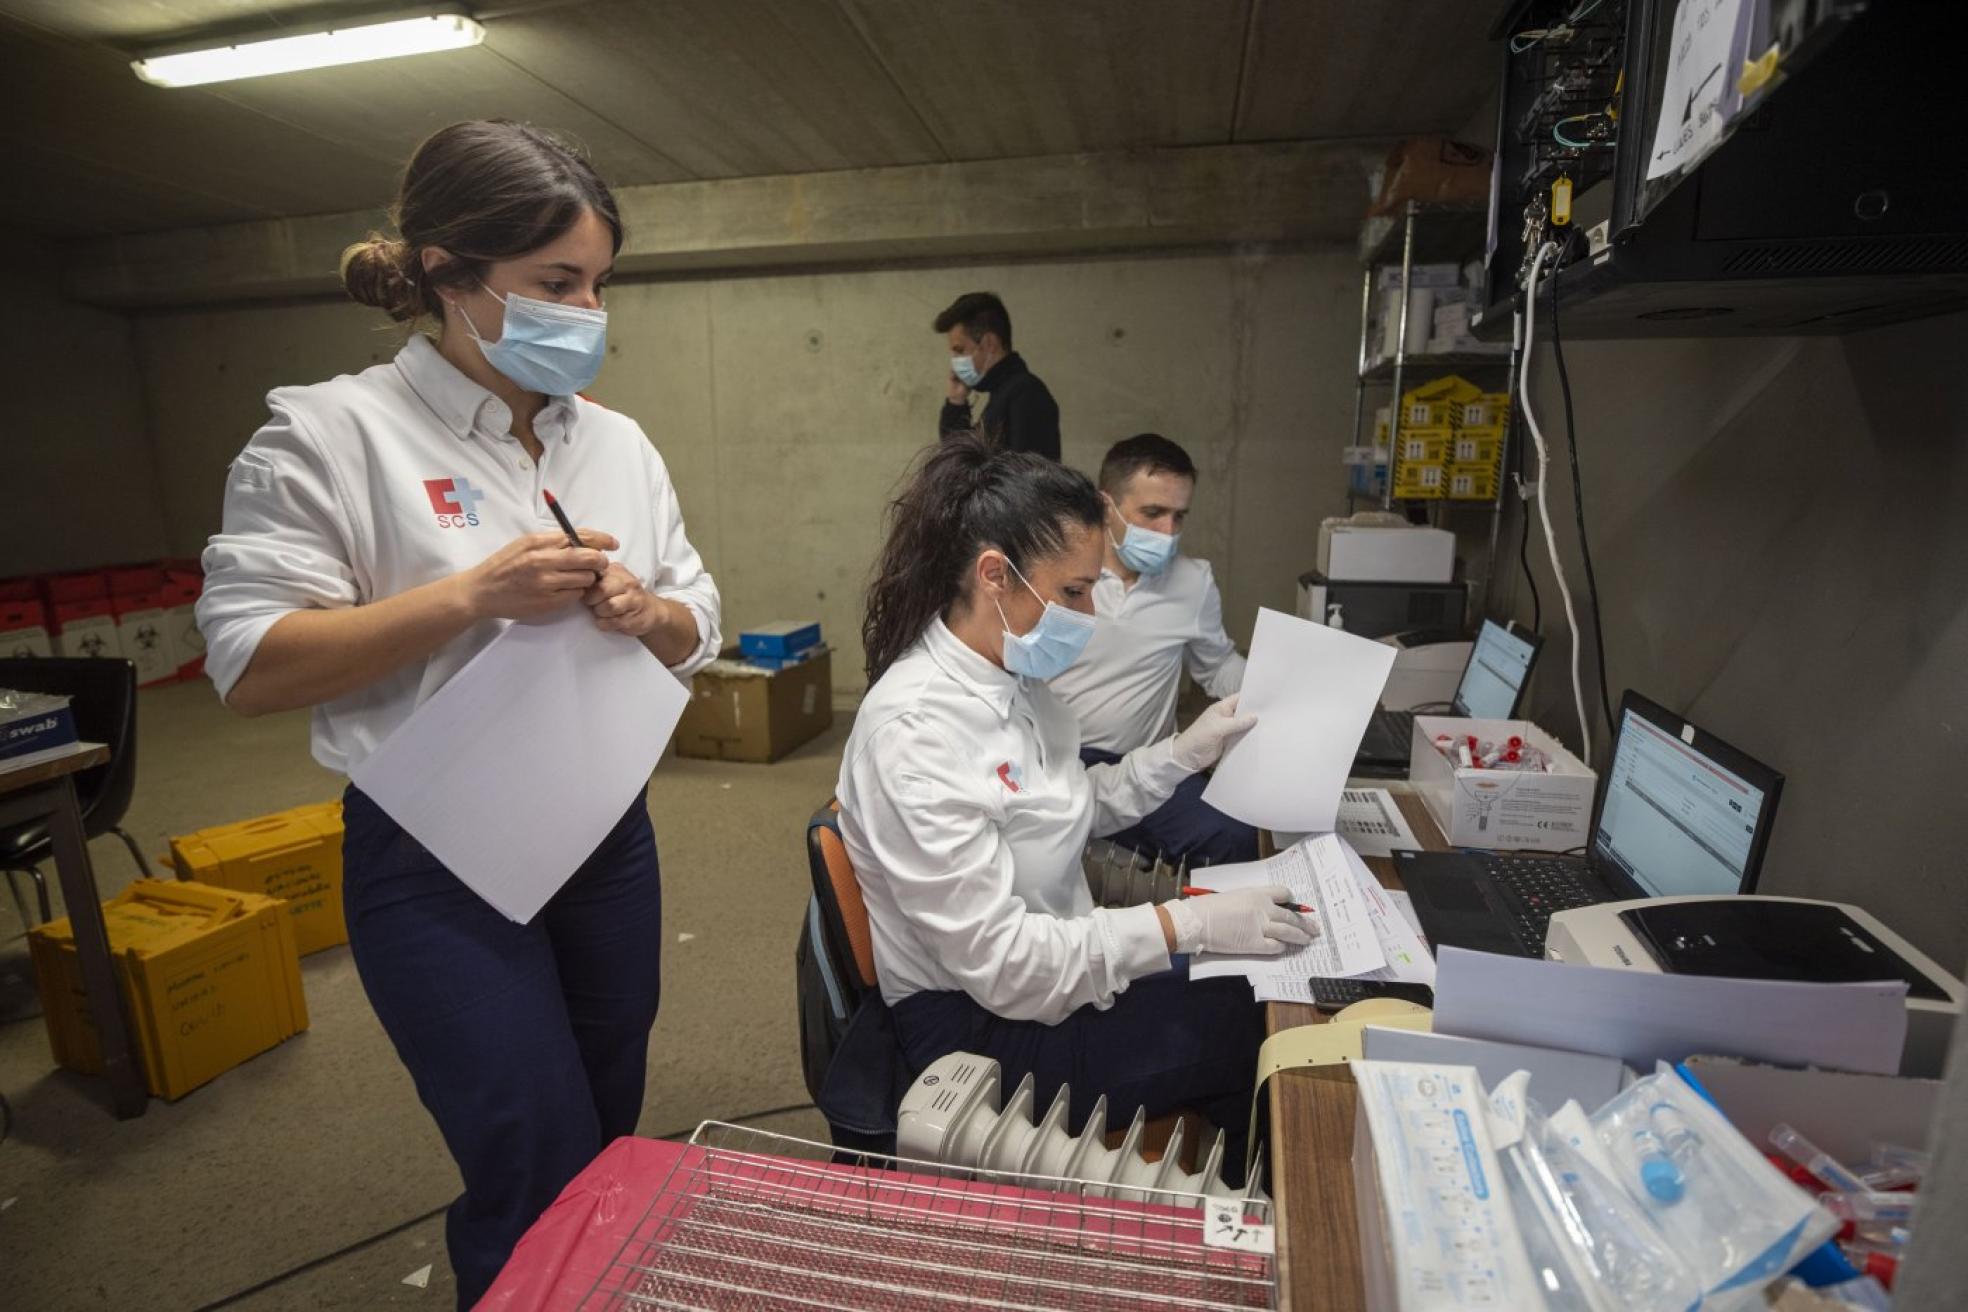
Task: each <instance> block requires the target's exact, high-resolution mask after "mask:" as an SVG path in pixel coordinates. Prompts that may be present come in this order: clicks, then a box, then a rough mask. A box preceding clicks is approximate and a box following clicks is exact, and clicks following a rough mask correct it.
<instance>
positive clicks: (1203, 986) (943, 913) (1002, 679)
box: [839, 436, 1317, 1170]
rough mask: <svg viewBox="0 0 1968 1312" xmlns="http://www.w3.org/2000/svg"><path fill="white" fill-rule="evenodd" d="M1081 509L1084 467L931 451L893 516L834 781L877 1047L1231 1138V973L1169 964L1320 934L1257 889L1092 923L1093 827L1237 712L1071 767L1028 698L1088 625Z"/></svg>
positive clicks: (1235, 1149) (1114, 825)
mask: <svg viewBox="0 0 1968 1312" xmlns="http://www.w3.org/2000/svg"><path fill="white" fill-rule="evenodd" d="M1102 510H1103V506H1102V504H1101V500H1100V494H1099V493H1098V492H1097V491H1095V489H1094V486H1093V484H1092V483H1091V482H1089V481H1088V480H1087V478H1086V477H1085V475H1083V474H1080V473H1078V472H1077V471H1075V470H1072V469H1067V468H1065V467H1063V466H1061V465H1058V464H1055V463H1054V462H1052V461H1050V460H1044V459H1041V458H1039V457H1037V456H1033V455H1029V454H1026V453H1021V452H1008V451H1001V450H998V449H997V448H995V447H994V446H991V445H989V444H987V443H985V442H984V441H983V440H981V439H978V438H976V437H973V436H966V437H960V438H956V439H953V440H949V441H945V442H944V443H942V444H941V445H939V446H938V447H936V448H934V449H933V450H932V451H930V452H929V453H928V454H927V456H926V457H925V458H924V460H923V461H922V463H921V465H920V466H919V467H918V468H917V470H916V472H915V474H914V476H913V478H912V479H911V481H910V482H909V484H908V486H907V487H906V488H905V489H904V491H903V492H902V494H901V496H900V497H899V498H898V499H897V500H896V501H895V503H894V504H893V505H892V506H891V507H890V510H889V526H888V540H887V542H886V544H885V545H884V546H883V548H882V553H881V558H880V561H879V563H878V564H877V567H876V572H875V578H874V582H873V583H872V585H871V586H870V588H869V593H868V610H867V617H866V619H865V621H864V623H863V625H862V638H863V642H864V644H865V646H866V649H867V657H868V679H869V684H870V687H869V690H868V695H867V697H866V699H865V700H864V701H863V702H862V704H861V709H860V712H859V714H857V715H856V717H855V722H854V732H853V735H852V736H851V737H850V738H849V740H848V745H847V751H846V755H845V758H844V759H843V761H842V765H841V777H840V787H839V796H840V804H841V819H840V827H841V834H842V836H843V838H844V839H845V840H846V844H847V849H848V855H849V856H850V858H851V859H852V860H853V863H854V869H855V873H856V875H857V876H858V878H859V880H860V883H861V889H862V893H863V895H864V897H865V899H866V901H867V906H868V917H869V922H870V927H871V929H872V933H873V939H874V951H875V966H876V973H877V974H878V975H879V976H880V980H881V991H882V997H883V999H884V1000H885V1001H886V1002H887V1003H888V1005H889V1007H890V1009H891V1010H892V1012H893V1023H894V1029H895V1033H896V1036H897V1038H898V1039H899V1041H900V1044H901V1047H902V1050H903V1052H904V1055H905V1056H906V1058H907V1059H908V1062H909V1064H910V1066H911V1067H912V1068H913V1069H915V1070H918V1071H920V1070H921V1069H922V1068H923V1067H925V1066H927V1065H929V1063H931V1062H933V1061H935V1060H936V1059H937V1058H938V1057H941V1056H944V1055H945V1054H947V1053H950V1052H955V1051H965V1052H972V1053H976V1054H978V1055H980V1056H985V1057H990V1058H992V1059H994V1060H996V1061H997V1062H998V1063H999V1064H1000V1067H1001V1068H1002V1071H1003V1077H1004V1080H1005V1082H1006V1086H1007V1087H1010V1086H1011V1085H1014V1084H1016V1083H1017V1082H1018V1081H1019V1080H1021V1079H1022V1078H1024V1076H1025V1075H1027V1074H1030V1075H1032V1076H1033V1077H1034V1081H1035V1083H1036V1085H1037V1089H1036V1093H1037V1096H1038V1105H1039V1106H1041V1107H1043V1106H1048V1105H1050V1103H1051V1101H1052V1098H1053V1095H1054V1093H1055V1092H1056V1091H1057V1090H1058V1088H1059V1086H1060V1084H1062V1083H1070V1084H1071V1086H1072V1090H1073V1094H1072V1099H1073V1106H1072V1108H1071V1113H1072V1115H1071V1128H1073V1129H1075V1130H1077V1128H1078V1126H1079V1124H1080V1122H1081V1121H1083V1120H1084V1118H1085V1117H1086V1115H1087V1113H1088V1111H1089V1110H1090V1109H1091V1107H1092V1105H1093V1101H1094V1099H1095V1098H1096V1097H1098V1096H1100V1095H1102V1094H1104V1095H1106V1096H1107V1098H1108V1101H1109V1106H1110V1108H1111V1109H1112V1112H1113V1114H1114V1115H1116V1116H1118V1117H1123V1118H1124V1117H1128V1116H1132V1115H1133V1113H1134V1109H1135V1108H1136V1107H1138V1106H1139V1107H1145V1108H1146V1109H1147V1112H1148V1114H1149V1115H1150V1116H1159V1115H1162V1114H1164V1113H1166V1112H1169V1111H1171V1110H1173V1109H1175V1108H1178V1107H1191V1108H1195V1109H1197V1110H1200V1111H1202V1112H1204V1113H1205V1114H1206V1115H1208V1116H1209V1117H1210V1119H1211V1120H1212V1121H1214V1122H1215V1123H1216V1124H1217V1125H1218V1126H1220V1127H1222V1128H1223V1129H1225V1130H1227V1131H1229V1133H1230V1136H1231V1139H1232V1143H1231V1144H1230V1148H1231V1152H1230V1154H1229V1160H1230V1163H1231V1164H1233V1165H1234V1166H1235V1167H1236V1168H1237V1169H1239V1170H1240V1169H1241V1167H1242V1163H1243V1144H1242V1142H1241V1139H1242V1136H1243V1133H1244V1130H1245V1125H1246V1118H1247V1115H1248V1112H1249V1106H1250V1093H1251V1083H1252V1072H1253V1070H1254V1068H1255V1066H1256V1061H1257V1046H1258V1043H1259V1042H1260V1040H1261V1039H1262V1038H1263V1024H1262V1019H1261V1012H1260V1009H1259V1008H1258V1007H1257V1006H1256V1004H1255V1003H1254V1002H1253V1001H1252V999H1251V994H1250V986H1249V985H1248V984H1246V983H1245V982H1244V981H1243V980H1241V979H1218V980H1198V981H1194V982H1191V981H1190V980H1189V978H1188V971H1187V968H1186V962H1180V961H1176V960H1174V958H1176V957H1177V956H1179V955H1180V954H1184V953H1189V952H1197V951H1213V952H1245V953H1277V952H1282V951H1283V950H1284V948H1285V946H1286V945H1287V944H1295V943H1305V942H1309V941H1310V937H1309V936H1310V935H1311V934H1313V933H1316V932H1317V929H1316V926H1314V925H1313V924H1312V923H1311V921H1310V920H1309V919H1308V918H1306V917H1302V916H1300V915H1298V914H1297V913H1295V912H1292V911H1290V910H1287V909H1286V908H1284V907H1282V906H1279V905H1277V903H1278V902H1279V901H1281V900H1283V899H1286V898H1288V897H1289V892H1288V890H1286V889H1284V888H1282V887H1279V888H1257V889H1246V890H1242V891H1239V892H1233V893H1225V894H1220V895H1218V896H1215V897H1208V898H1196V899H1193V900H1184V901H1177V902H1169V903H1165V904H1163V905H1161V906H1138V907H1127V908H1121V909H1117V910H1107V909H1101V908H1096V907H1095V906H1094V905H1093V899H1092V896H1091V894H1090V893H1089V892H1088V889H1087V884H1086V879H1085V876H1084V875H1083V874H1082V873H1081V867H1080V853H1081V850H1082V848H1083V847H1084V846H1085V844H1086V840H1087V837H1088V835H1089V834H1092V833H1111V832H1113V831H1115V830H1118V829H1122V828H1125V827H1126V826H1128V825H1131V824H1133V823H1134V822H1135V821H1137V820H1138V819H1140V818H1141V817H1142V816H1144V815H1146V814H1147V813H1148V812H1150V811H1152V810H1154V809H1155V808H1156V807H1157V806H1159V805H1160V804H1161V803H1162V802H1164V801H1166V800H1167V799H1168V797H1169V795H1170V794H1171V793H1172V792H1174V790H1175V787H1176V785H1178V784H1180V783H1181V782H1182V781H1183V780H1184V779H1186V778H1188V777H1189V776H1190V775H1191V774H1193V773H1195V772H1196V771H1198V770H1202V769H1205V768H1207V767H1208V766H1210V765H1213V764H1214V763H1215V762H1216V760H1217V758H1218V757H1219V756H1221V755H1222V754H1223V749H1224V747H1225V745H1226V744H1227V743H1228V742H1229V741H1230V740H1231V739H1232V738H1234V737H1235V736H1236V735H1237V734H1239V733H1241V732H1243V731H1244V730H1245V729H1247V728H1249V727H1250V725H1251V723H1252V721H1251V720H1250V719H1248V718H1239V717H1238V715H1237V713H1236V699H1235V698H1234V697H1232V698H1229V699H1226V700H1225V701H1222V702H1218V703H1217V704H1216V705H1214V706H1212V707H1210V709H1209V710H1208V711H1206V712H1204V713H1203V715H1202V716H1201V717H1199V718H1198V719H1197V721H1196V723H1195V724H1194V725H1192V726H1191V727H1190V728H1188V729H1187V730H1185V731H1183V732H1182V733H1179V734H1177V735H1175V736H1174V737H1172V738H1169V739H1165V740H1164V741H1162V742H1158V743H1153V744H1150V745H1149V746H1147V747H1143V748H1141V749H1139V750H1137V751H1134V752H1131V753H1129V754H1128V755H1127V756H1125V757H1123V758H1122V759H1121V760H1120V761H1118V762H1116V763H1115V764H1113V765H1096V766H1093V767H1091V768H1088V767H1086V766H1083V765H1081V763H1080V755H1079V729H1078V726H1077V724H1076V723H1075V722H1074V719H1073V715H1072V712H1071V711H1069V710H1067V708H1066V706H1065V704H1064V703H1063V702H1061V701H1060V700H1059V699H1058V698H1057V697H1056V696H1054V695H1053V693H1052V692H1051V690H1050V689H1049V688H1048V687H1047V686H1046V681H1047V680H1048V679H1051V678H1052V677H1054V676H1055V675H1057V674H1059V673H1060V672H1061V671H1062V670H1064V669H1066V668H1067V667H1068V666H1070V665H1071V664H1072V663H1073V660H1074V658H1075V657H1076V656H1078V654H1079V652H1080V650H1081V649H1082V648H1083V647H1084V646H1085V645H1086V640H1087V638H1088V636H1089V635H1090V634H1091V632H1092V628H1093V622H1094V621H1093V585H1094V582H1095V580H1096V579H1097V578H1098V577H1099V575H1100V565H1101V559H1102V553H1101V542H1102V538H1101V532H1102V527H1101V526H1102V524H1103V522H1104V521H1103V515H1102Z"/></svg>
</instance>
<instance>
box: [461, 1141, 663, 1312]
mask: <svg viewBox="0 0 1968 1312" xmlns="http://www.w3.org/2000/svg"><path fill="white" fill-rule="evenodd" d="M697 1151H698V1150H697V1149H695V1148H692V1147H691V1146H690V1145H689V1144H682V1143H672V1142H670V1141H668V1140H665V1139H633V1138H628V1139H617V1140H616V1141H615V1142H614V1143H611V1144H609V1145H608V1147H606V1148H604V1149H602V1150H601V1155H600V1156H599V1157H597V1158H595V1159H594V1161H592V1162H590V1163H588V1167H587V1169H586V1170H584V1171H582V1172H581V1173H580V1174H579V1175H577V1176H575V1177H574V1178H573V1179H572V1180H571V1181H569V1182H568V1185H567V1187H566V1188H565V1189H563V1190H561V1191H560V1197H558V1198H556V1199H554V1202H553V1206H551V1207H549V1208H548V1209H547V1210H546V1211H544V1212H542V1213H541V1214H540V1219H539V1220H537V1221H535V1222H534V1223H533V1228H532V1229H530V1230H528V1231H527V1232H526V1234H525V1235H524V1236H523V1237H522V1238H521V1239H520V1241H519V1245H518V1246H517V1247H516V1248H514V1249H513V1255H512V1257H511V1258H510V1259H508V1260H507V1262H506V1269H505V1270H503V1271H501V1272H500V1273H499V1278H498V1279H497V1280H496V1281H494V1282H493V1284H492V1288H491V1289H490V1290H489V1291H488V1292H487V1293H486V1295H485V1298H484V1299H483V1300H482V1301H481V1302H480V1303H479V1305H478V1306H479V1308H480V1309H488V1308H491V1309H499V1310H500V1312H506V1310H507V1309H510V1312H534V1309H547V1308H572V1307H575V1306H578V1305H579V1304H580V1302H581V1300H582V1299H583V1298H585V1297H587V1295H588V1292H589V1291H590V1290H592V1289H593V1288H594V1287H595V1282H596V1281H598V1280H600V1279H601V1277H602V1276H603V1274H605V1273H606V1272H607V1270H608V1265H609V1263H610V1262H612V1261H613V1260H614V1258H615V1255H616V1254H617V1253H619V1252H620V1251H621V1250H622V1245H623V1244H624V1243H626V1242H627V1241H628V1239H629V1236H630V1235H632V1234H633V1233H634V1232H635V1228H636V1223H637V1222H638V1221H640V1220H641V1219H642V1217H643V1213H645V1212H647V1211H648V1210H649V1204H650V1202H651V1200H653V1199H654V1198H655V1197H656V1195H657V1193H658V1191H659V1190H660V1189H661V1188H662V1184H663V1181H665V1180H667V1179H668V1178H669V1177H670V1173H671V1171H672V1170H673V1169H674V1168H675V1166H676V1164H677V1162H678V1161H679V1160H681V1159H682V1158H683V1157H684V1156H685V1155H686V1154H694V1153H696V1152H697Z"/></svg>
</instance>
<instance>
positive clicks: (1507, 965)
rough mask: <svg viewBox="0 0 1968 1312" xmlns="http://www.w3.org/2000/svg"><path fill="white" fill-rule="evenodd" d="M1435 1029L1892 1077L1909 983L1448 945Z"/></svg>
mask: <svg viewBox="0 0 1968 1312" xmlns="http://www.w3.org/2000/svg"><path fill="white" fill-rule="evenodd" d="M1435 966H1436V984H1435V1032H1436V1033H1437V1034H1459V1035H1462V1036H1464V1037H1466V1038H1472V1039H1496V1040H1499V1041H1501V1042H1504V1043H1530V1044H1535V1045H1537V1046H1539V1047H1544V1048H1569V1049H1572V1050H1573V1051H1576V1052H1597V1053H1602V1054H1604V1055H1605V1056H1608V1057H1618V1058H1619V1059H1620V1060H1621V1061H1624V1062H1625V1063H1626V1064H1627V1065H1629V1066H1632V1067H1634V1068H1636V1069H1639V1070H1646V1069H1649V1068H1651V1067H1652V1066H1653V1064H1654V1063H1655V1062H1656V1061H1669V1062H1674V1061H1680V1060H1681V1059H1682V1058H1684V1057H1687V1056H1691V1055H1693V1054H1696V1053H1702V1054H1710V1055H1715V1056H1724V1057H1748V1058H1750V1059H1751V1060H1754V1061H1767V1062H1773V1063H1775V1064H1777V1065H1781V1066H1824V1067H1829V1068H1830V1069H1832V1070H1841V1071H1860V1072H1865V1073H1870V1074H1875V1075H1893V1074H1897V1073H1898V1071H1899V1069H1900V1049H1901V1048H1902V1047H1904V1046H1905V1044H1906V1027H1907V1009H1906V995H1907V986H1906V984H1905V982H1904V981H1894V982H1892V983H1881V984H1800V983H1795V982H1793V981H1790V980H1765V979H1716V978H1711V977H1709V976H1705V975H1658V974H1655V973H1653V972H1652V971H1640V970H1621V969H1615V968H1610V967H1602V966H1576V965H1570V964H1567V963H1565V962H1559V961H1540V960H1537V959H1535V958H1532V957H1514V956H1503V955H1501V954H1498V953H1494V952H1469V951H1466V950H1464V949H1462V948H1453V947H1445V948H1443V949H1442V951H1441V953H1440V954H1439V955H1438V956H1437V958H1436V962H1435Z"/></svg>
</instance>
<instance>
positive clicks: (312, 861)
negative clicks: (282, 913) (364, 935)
mask: <svg viewBox="0 0 1968 1312" xmlns="http://www.w3.org/2000/svg"><path fill="white" fill-rule="evenodd" d="M171 866H172V868H173V869H174V870H176V871H177V874H178V878H179V879H187V880H194V881H196V882H198V883H200V884H205V885H208V886H210V887H213V888H229V889H235V890H237V891H240V892H245V893H258V894H260V895H261V896H263V897H272V898H279V899H281V900H282V901H284V902H285V903H286V914H287V916H288V918H289V919H291V920H292V921H293V923H294V945H295V948H296V949H297V950H298V951H299V952H300V954H301V955H302V956H306V955H308V954H309V953H310V952H319V951H321V950H322V949H323V948H332V947H335V946H337V945H338V944H342V943H346V942H348V926H347V924H346V923H345V922H344V920H343V918H342V804H341V803H340V802H315V803H312V804H310V805H308V806H297V807H294V808H293V809H292V810H288V811H281V812H278V813H276V814H274V815H263V816H259V817H257V818H255V819H252V820H241V821H239V822H237V823H235V824H229V825H216V826H214V827H213V828H210V829H201V830H199V831H198V832H197V833H194V834H184V835H181V836H179V837H176V838H173V839H172V840H171Z"/></svg>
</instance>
